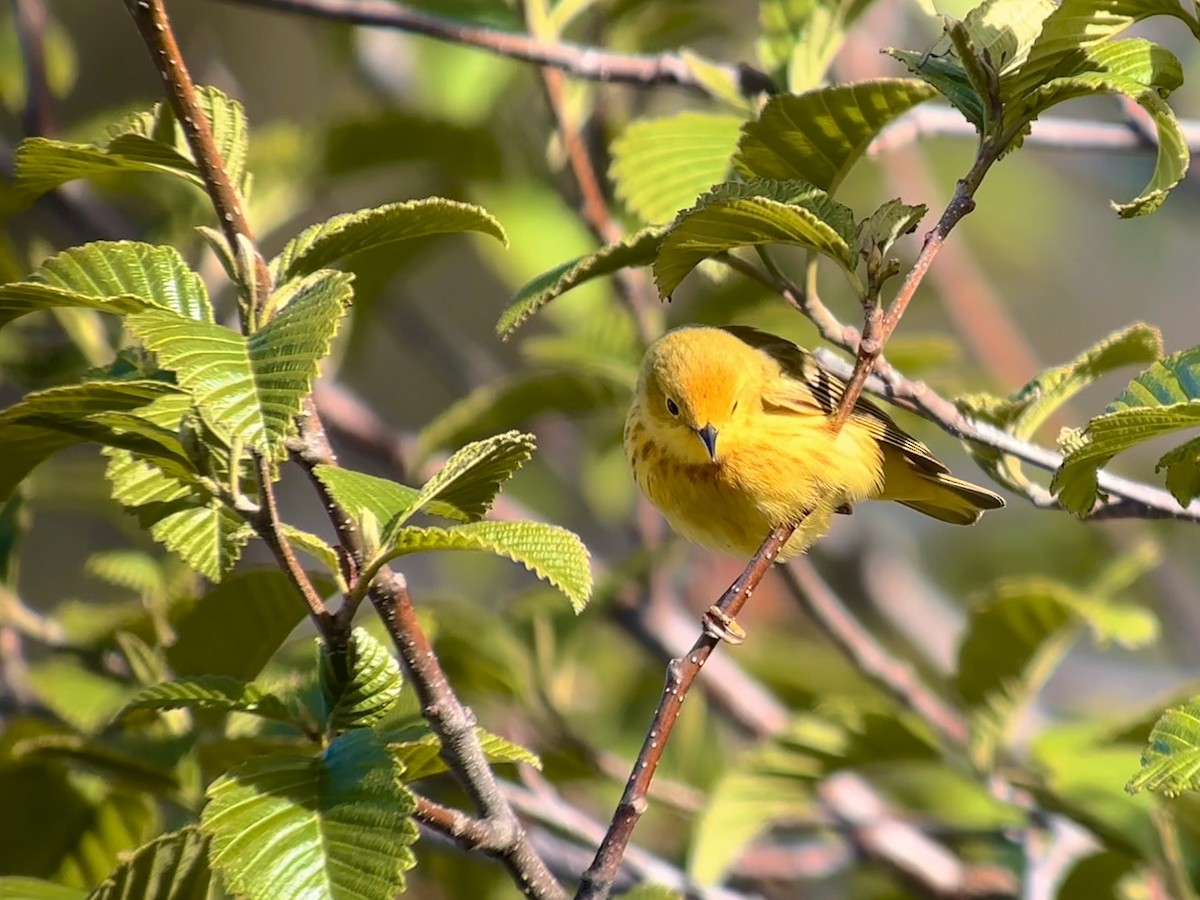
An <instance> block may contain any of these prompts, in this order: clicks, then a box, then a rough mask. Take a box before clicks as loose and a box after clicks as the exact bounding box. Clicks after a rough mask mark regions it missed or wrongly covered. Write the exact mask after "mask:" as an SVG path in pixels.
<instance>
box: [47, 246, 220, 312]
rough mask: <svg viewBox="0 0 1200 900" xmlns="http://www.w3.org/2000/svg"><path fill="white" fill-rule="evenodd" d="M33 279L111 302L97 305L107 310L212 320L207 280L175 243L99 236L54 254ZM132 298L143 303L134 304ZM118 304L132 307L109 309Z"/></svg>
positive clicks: (96, 299)
mask: <svg viewBox="0 0 1200 900" xmlns="http://www.w3.org/2000/svg"><path fill="white" fill-rule="evenodd" d="M33 280H34V281H39V282H42V283H44V284H47V285H49V286H50V287H55V288H61V289H63V290H66V291H73V292H75V293H76V294H79V295H82V296H83V297H86V298H89V299H91V300H95V301H107V302H108V305H107V306H103V305H96V306H95V307H94V308H96V309H101V310H102V311H105V312H140V311H141V310H143V309H149V308H160V309H170V310H174V311H175V312H177V313H179V314H180V315H181V316H186V317H187V318H189V319H196V320H197V321H201V322H211V321H212V320H213V313H212V304H211V303H210V302H209V299H208V291H207V290H206V289H205V287H204V282H203V280H201V278H200V276H199V274H197V273H196V272H195V271H193V270H192V269H191V268H190V267H189V266H188V265H187V263H185V262H184V261H183V257H182V256H180V255H179V251H177V250H176V249H175V248H174V247H165V246H159V245H156V244H143V243H138V242H136V241H94V242H92V243H90V244H84V245H83V246H81V247H72V248H70V249H68V250H64V251H63V252H62V253H59V254H58V255H56V256H52V257H50V258H49V259H48V260H46V261H45V262H44V263H42V265H41V266H40V267H39V268H38V270H37V271H36V272H35V273H34V275H33ZM131 298H136V300H137V301H139V302H138V303H137V304H136V305H135V304H133V303H132V302H131ZM116 305H120V306H123V307H128V308H121V309H112V308H109V307H112V306H116Z"/></svg>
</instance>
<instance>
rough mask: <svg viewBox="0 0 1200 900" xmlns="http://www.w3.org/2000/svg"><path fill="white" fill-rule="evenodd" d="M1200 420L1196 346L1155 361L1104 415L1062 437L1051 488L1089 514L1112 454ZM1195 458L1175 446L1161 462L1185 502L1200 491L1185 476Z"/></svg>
mask: <svg viewBox="0 0 1200 900" xmlns="http://www.w3.org/2000/svg"><path fill="white" fill-rule="evenodd" d="M1198 424H1200V348H1196V347H1194V348H1192V349H1191V350H1182V351H1180V352H1178V353H1172V354H1171V355H1170V356H1167V357H1165V358H1164V359H1161V360H1159V361H1158V362H1156V363H1154V364H1153V365H1152V366H1150V368H1149V369H1147V370H1146V371H1145V372H1143V373H1142V374H1141V375H1138V376H1137V377H1136V378H1135V379H1133V381H1131V382H1130V383H1129V386H1128V387H1126V388H1125V390H1124V391H1123V392H1122V393H1121V394H1120V396H1118V397H1117V398H1116V399H1115V400H1114V401H1113V402H1112V403H1110V404H1109V405H1108V408H1107V409H1106V410H1105V412H1104V414H1103V415H1100V416H1096V417H1095V418H1094V419H1092V420H1091V421H1090V422H1089V423H1088V425H1087V427H1086V428H1085V429H1084V430H1083V431H1081V432H1073V433H1069V434H1067V435H1066V437H1065V438H1064V439H1062V440H1061V441H1060V443H1061V444H1062V449H1063V455H1064V459H1063V464H1062V465H1061V466H1060V467H1059V469H1058V471H1057V472H1056V473H1055V474H1054V480H1053V481H1052V482H1051V485H1050V486H1051V489H1052V490H1054V491H1056V492H1057V494H1058V499H1059V502H1061V503H1062V504H1063V506H1065V507H1066V508H1067V509H1069V510H1071V511H1072V512H1074V513H1076V514H1077V515H1085V514H1087V513H1088V512H1089V511H1090V510H1091V508H1092V506H1093V504H1095V502H1096V497H1097V494H1098V485H1097V478H1096V473H1097V472H1098V471H1099V470H1100V468H1101V467H1102V466H1104V465H1105V464H1107V463H1108V461H1109V460H1110V459H1112V458H1113V457H1114V456H1116V455H1117V454H1118V453H1120V452H1121V451H1123V450H1128V449H1129V448H1130V447H1135V446H1137V445H1138V444H1141V443H1144V442H1145V441H1148V440H1150V439H1152V438H1155V437H1159V436H1161V435H1165V434H1170V433H1171V432H1174V431H1179V430H1181V429H1184V428H1194V427H1196V425H1198ZM1181 449H1182V448H1181ZM1192 459H1194V457H1189V456H1188V455H1186V454H1185V455H1182V456H1181V455H1180V454H1179V453H1178V452H1176V451H1172V452H1169V453H1168V454H1167V455H1166V456H1164V457H1163V458H1162V459H1160V460H1159V462H1158V468H1159V469H1160V470H1161V469H1164V468H1165V469H1166V470H1167V480H1168V485H1171V486H1172V492H1173V493H1174V494H1175V499H1176V500H1178V501H1179V502H1180V504H1184V503H1188V502H1190V501H1191V500H1192V499H1194V498H1195V497H1196V496H1198V495H1200V484H1198V483H1197V482H1196V480H1195V479H1189V478H1187V477H1185V476H1187V475H1188V473H1189V472H1191V471H1194V466H1193V464H1192ZM1173 475H1174V477H1172V476H1173Z"/></svg>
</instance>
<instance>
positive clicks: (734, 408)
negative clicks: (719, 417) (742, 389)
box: [729, 400, 738, 415]
mask: <svg viewBox="0 0 1200 900" xmlns="http://www.w3.org/2000/svg"><path fill="white" fill-rule="evenodd" d="M737 405H738V402H737V400H734V401H733V406H731V407H729V414H730V415H733V414H734V413H735V412H737Z"/></svg>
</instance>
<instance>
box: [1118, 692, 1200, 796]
mask: <svg viewBox="0 0 1200 900" xmlns="http://www.w3.org/2000/svg"><path fill="white" fill-rule="evenodd" d="M1125 790H1127V791H1129V793H1131V794H1136V793H1138V792H1139V791H1145V790H1150V791H1156V792H1158V793H1162V794H1166V795H1167V796H1168V797H1174V796H1176V795H1178V794H1181V793H1183V792H1184V791H1195V790H1200V697H1193V698H1192V699H1191V700H1189V701H1188V702H1187V703H1185V704H1184V705H1183V706H1179V707H1176V708H1175V709H1168V710H1167V711H1166V712H1164V713H1163V714H1162V717H1161V718H1160V719H1159V720H1158V721H1157V722H1156V723H1155V724H1154V728H1153V729H1152V730H1151V732H1150V742H1149V745H1148V746H1147V747H1146V749H1145V750H1144V751H1143V752H1142V768H1141V771H1140V772H1138V773H1137V774H1136V775H1134V776H1133V778H1131V779H1130V780H1129V783H1128V784H1127V785H1126V786H1125Z"/></svg>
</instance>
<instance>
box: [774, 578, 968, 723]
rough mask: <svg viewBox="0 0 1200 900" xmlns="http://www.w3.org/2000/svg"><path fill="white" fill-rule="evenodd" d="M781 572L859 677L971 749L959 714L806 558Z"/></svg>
mask: <svg viewBox="0 0 1200 900" xmlns="http://www.w3.org/2000/svg"><path fill="white" fill-rule="evenodd" d="M779 571H780V574H781V575H782V576H783V580H784V581H785V582H786V583H787V585H788V587H789V588H790V589H791V592H792V595H793V597H795V599H796V601H797V602H799V603H800V605H801V606H802V607H803V608H804V610H805V612H807V613H808V614H809V616H811V617H812V619H813V620H814V621H815V622H816V623H817V624H818V625H819V626H821V628H822V629H824V631H825V634H826V635H827V636H828V637H829V638H830V640H832V641H833V643H834V645H835V646H836V647H837V648H838V649H840V650H842V651H843V652H844V653H845V654H846V656H847V657H849V659H850V661H851V662H852V663H854V665H855V668H856V669H857V670H858V671H859V672H862V674H863V675H865V676H866V677H867V678H869V679H870V680H871V681H872V682H874V683H875V684H876V685H878V686H879V687H881V688H883V689H884V690H885V691H886V692H887V693H889V694H890V695H891V696H893V697H895V698H896V699H897V700H899V701H900V703H901V704H902V705H903V706H905V707H907V708H908V709H911V710H912V711H913V712H915V713H916V714H917V715H918V716H920V717H921V719H922V720H923V721H925V722H927V723H929V724H930V725H932V726H933V727H934V728H935V729H936V730H937V731H938V733H939V734H940V735H941V736H942V737H943V738H945V739H946V740H947V741H948V742H949V743H950V744H951V745H953V746H955V747H963V746H965V745H966V743H967V723H966V722H965V721H964V720H963V717H962V716H961V715H959V713H958V711H957V710H955V709H954V708H953V707H952V706H950V704H948V703H946V702H945V701H944V700H943V699H942V698H941V697H939V696H938V695H937V694H935V693H933V692H932V691H931V690H929V688H928V687H927V686H926V685H925V684H924V683H923V682H922V681H921V680H920V679H919V678H918V677H917V676H916V674H915V673H914V672H913V670H912V667H911V666H909V665H907V664H905V663H904V662H902V661H901V660H899V659H896V657H894V656H893V655H892V654H891V653H889V652H888V651H887V650H886V649H885V648H884V646H883V645H882V644H880V643H879V641H877V640H876V639H875V637H874V635H872V634H871V633H870V632H869V631H868V630H867V629H866V628H864V627H863V625H862V623H861V622H859V621H858V620H857V619H856V618H855V617H854V615H853V614H852V613H851V612H850V610H849V609H847V608H846V606H845V604H844V603H842V602H841V599H840V598H839V597H838V596H837V595H836V594H835V593H834V592H833V590H832V589H831V588H830V587H829V585H828V584H826V583H825V581H824V579H822V578H821V576H820V575H819V574H818V573H817V570H816V569H815V568H814V567H813V565H812V563H811V562H809V561H808V559H807V558H805V557H799V558H797V559H794V560H792V561H791V562H790V563H788V564H787V565H785V566H780V567H779Z"/></svg>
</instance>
